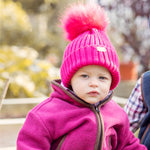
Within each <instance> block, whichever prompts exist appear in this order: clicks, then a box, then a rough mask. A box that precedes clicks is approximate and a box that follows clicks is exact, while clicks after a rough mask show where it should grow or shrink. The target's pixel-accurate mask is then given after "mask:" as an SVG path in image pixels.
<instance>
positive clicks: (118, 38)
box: [0, 0, 150, 98]
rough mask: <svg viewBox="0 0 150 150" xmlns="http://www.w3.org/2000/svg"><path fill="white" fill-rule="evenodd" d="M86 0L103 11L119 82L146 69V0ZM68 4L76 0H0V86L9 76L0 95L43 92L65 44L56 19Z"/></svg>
mask: <svg viewBox="0 0 150 150" xmlns="http://www.w3.org/2000/svg"><path fill="white" fill-rule="evenodd" d="M90 1H91V2H93V3H99V4H100V5H101V6H102V7H104V8H105V9H106V10H107V12H108V16H109V18H110V24H109V26H108V35H109V37H110V40H111V41H112V43H113V45H114V46H115V48H116V50H117V53H118V55H119V58H120V71H121V80H122V81H124V80H128V81H129V80H132V81H133V80H137V78H138V77H139V76H140V75H141V74H142V73H143V72H144V71H147V70H148V69H150V28H149V15H150V1H149V0H141V1H138V0H132V1H130V0H90ZM73 2H77V0H61V1H60V0H0V90H1V91H2V90H3V88H4V84H3V83H4V81H5V80H6V79H7V78H10V84H9V87H8V91H7V94H6V98H19V97H41V96H49V94H50V90H51V89H50V84H49V83H50V81H51V80H53V79H54V78H59V67H60V65H61V61H62V56H63V51H64V49H65V47H66V45H67V42H66V41H65V40H64V39H63V34H62V31H61V29H60V28H59V23H60V22H59V17H60V16H61V14H62V13H63V11H64V8H65V7H66V6H67V5H68V4H70V3H73ZM83 2H84V3H88V2H89V0H84V1H83ZM122 67H123V68H122ZM125 69H127V70H125ZM124 70H125V72H124ZM131 70H132V71H134V72H131V73H130V72H129V71H131Z"/></svg>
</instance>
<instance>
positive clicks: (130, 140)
mask: <svg viewBox="0 0 150 150" xmlns="http://www.w3.org/2000/svg"><path fill="white" fill-rule="evenodd" d="M123 116H124V117H123V118H124V123H123V124H122V127H121V128H122V129H121V128H120V131H118V134H119V135H118V137H119V138H118V139H119V141H118V143H120V144H119V147H120V148H118V150H120V149H121V150H147V148H146V147H145V146H144V145H142V144H140V140H139V139H138V138H136V137H135V136H134V134H133V133H132V132H131V131H130V130H129V120H128V117H127V114H126V113H125V114H124V115H123ZM121 143H122V144H121Z"/></svg>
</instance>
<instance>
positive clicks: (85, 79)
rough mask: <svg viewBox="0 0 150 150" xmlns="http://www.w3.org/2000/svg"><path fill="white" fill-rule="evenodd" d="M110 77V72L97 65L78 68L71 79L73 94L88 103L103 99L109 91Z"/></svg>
mask: <svg viewBox="0 0 150 150" xmlns="http://www.w3.org/2000/svg"><path fill="white" fill-rule="evenodd" d="M111 81H112V77H111V74H110V72H109V71H108V70H107V69H106V68H104V67H101V66H98V65H88V66H85V67H82V68H80V69H79V70H78V71H77V72H76V73H75V74H74V76H73V77H72V79H71V86H72V89H73V91H74V92H75V94H76V95H77V96H78V97H80V98H81V99H83V100H84V101H86V102H87V103H90V104H95V103H97V102H99V101H101V100H103V99H104V98H105V97H106V96H107V95H108V93H109V90H110V86H111Z"/></svg>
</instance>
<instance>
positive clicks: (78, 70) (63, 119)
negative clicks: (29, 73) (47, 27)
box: [17, 4, 146, 150]
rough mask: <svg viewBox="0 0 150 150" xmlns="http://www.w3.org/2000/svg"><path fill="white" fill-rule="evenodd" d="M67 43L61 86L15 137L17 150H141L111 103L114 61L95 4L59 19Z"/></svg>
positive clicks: (56, 83) (79, 7)
mask: <svg viewBox="0 0 150 150" xmlns="http://www.w3.org/2000/svg"><path fill="white" fill-rule="evenodd" d="M61 22H62V28H63V29H64V31H65V33H66V35H65V36H66V38H67V39H68V40H70V43H69V44H68V46H67V47H66V49H65V52H64V57H63V62H62V65H61V80H55V81H52V88H53V92H52V93H51V96H50V97H49V98H48V99H46V100H44V101H43V102H42V103H40V104H39V105H37V106H36V107H35V108H33V109H32V110H31V111H30V112H29V113H28V115H27V118H26V121H25V123H24V125H23V127H22V129H21V131H20V132H19V135H18V139H17V150H146V147H145V146H144V145H141V144H140V143H139V140H138V139H137V138H135V137H134V135H133V134H132V132H131V131H130V130H129V121H128V117H127V114H126V113H125V112H124V110H123V109H122V108H121V107H120V106H118V105H117V104H116V103H115V102H114V101H113V100H112V94H113V89H114V88H115V87H116V86H117V85H118V82H119V79H120V76H119V61H118V56H117V53H116V51H115V49H114V47H113V46H112V44H111V42H110V41H109V39H108V37H107V34H106V27H107V24H108V19H107V16H106V14H105V12H104V10H103V9H102V8H101V7H99V6H98V5H96V4H90V5H88V4H86V5H83V4H78V5H73V6H71V7H70V8H68V9H67V10H66V12H65V14H64V16H62V18H61Z"/></svg>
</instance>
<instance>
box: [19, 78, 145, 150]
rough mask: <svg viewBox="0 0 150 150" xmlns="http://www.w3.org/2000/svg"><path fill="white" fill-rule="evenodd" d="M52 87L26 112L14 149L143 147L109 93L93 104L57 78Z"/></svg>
mask: <svg viewBox="0 0 150 150" xmlns="http://www.w3.org/2000/svg"><path fill="white" fill-rule="evenodd" d="M52 87H53V89H54V91H53V93H52V94H51V96H50V97H49V98H47V99H46V100H44V101H43V102H42V103H40V104H39V105H37V106H36V107H35V108H34V109H32V110H31V111H30V112H29V113H28V115H27V118H26V121H25V123H24V125H23V127H22V129H21V130H20V132H19V135H18V139H17V150H56V149H60V150H146V147H145V146H144V145H140V144H139V139H137V138H135V137H134V135H133V134H132V132H131V131H129V121H128V117H127V115H126V113H125V112H124V110H123V109H122V108H121V107H120V106H119V105H117V104H116V103H115V102H114V101H113V100H112V99H111V97H109V98H108V99H105V100H104V101H101V102H100V104H99V105H98V106H95V105H91V104H88V103H85V102H84V101H83V100H81V99H80V98H78V97H76V96H75V95H74V94H72V93H71V92H69V91H67V90H66V89H65V88H63V87H62V86H61V84H60V81H53V82H52Z"/></svg>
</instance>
